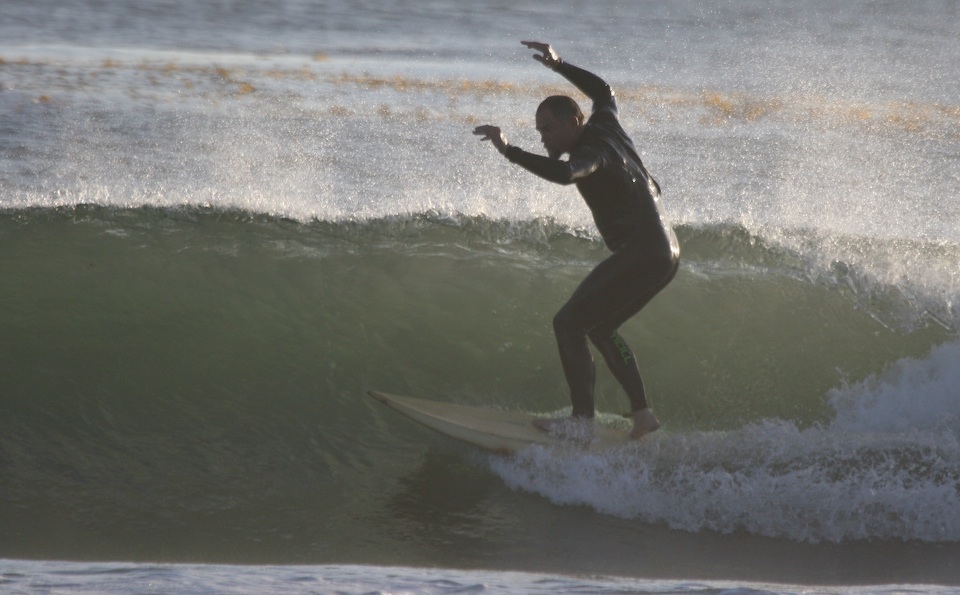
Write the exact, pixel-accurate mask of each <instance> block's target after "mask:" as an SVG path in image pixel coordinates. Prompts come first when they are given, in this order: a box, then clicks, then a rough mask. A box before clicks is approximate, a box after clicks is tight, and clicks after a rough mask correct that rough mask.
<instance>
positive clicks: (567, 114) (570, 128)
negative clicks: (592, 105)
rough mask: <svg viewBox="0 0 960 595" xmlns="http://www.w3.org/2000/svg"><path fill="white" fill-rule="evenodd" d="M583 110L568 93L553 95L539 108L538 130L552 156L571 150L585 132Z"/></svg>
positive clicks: (541, 103) (548, 152)
mask: <svg viewBox="0 0 960 595" xmlns="http://www.w3.org/2000/svg"><path fill="white" fill-rule="evenodd" d="M583 119H584V118H583V111H582V110H581V109H580V106H579V105H577V102H576V101H574V100H573V98H571V97H567V96H566V95H551V96H550V97H547V98H546V99H544V100H543V101H542V102H540V106H539V107H538V108H537V131H539V132H540V140H541V142H543V146H544V148H545V149H546V150H547V154H548V155H550V157H552V158H554V159H556V158H558V157H560V155H563V154H564V153H568V152H570V150H571V149H573V147H574V145H576V144H577V140H578V139H579V138H580V133H581V132H583V126H584V123H583Z"/></svg>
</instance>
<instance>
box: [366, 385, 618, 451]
mask: <svg viewBox="0 0 960 595" xmlns="http://www.w3.org/2000/svg"><path fill="white" fill-rule="evenodd" d="M369 394H370V396H371V397H373V398H374V399H376V400H377V401H380V402H381V403H383V404H384V405H386V406H387V407H390V408H391V409H393V410H395V411H397V412H398V413H400V414H402V415H404V416H406V417H409V418H410V419H412V420H414V421H416V422H418V423H420V424H423V425H424V426H426V427H428V428H430V429H431V430H434V431H436V432H439V433H441V434H443V435H445V436H449V437H450V438H454V439H456V440H459V441H461V442H466V443H467V444H472V445H474V446H478V447H480V448H482V449H485V450H489V451H492V452H496V453H501V454H511V453H515V452H517V451H518V450H521V449H523V448H526V447H529V446H532V445H541V446H548V447H561V446H562V447H567V448H570V447H579V448H583V449H585V450H590V451H599V450H606V449H609V448H613V447H616V446H620V445H623V444H625V443H626V442H627V441H628V440H629V437H628V434H627V431H626V430H618V429H615V428H609V427H605V426H601V425H600V424H595V428H594V438H593V440H592V441H591V442H589V443H588V444H579V443H577V442H575V441H571V440H564V439H561V438H557V437H555V436H552V435H550V434H548V433H546V432H543V431H541V430H539V429H537V428H536V427H534V426H533V420H534V419H537V416H535V415H533V414H530V413H522V412H519V411H504V410H501V409H492V408H487V407H473V406H471V405H460V404H457V403H444V402H442V401H430V400H427V399H418V398H416V397H403V396H398V395H391V394H387V393H382V392H379V391H370V393H369Z"/></svg>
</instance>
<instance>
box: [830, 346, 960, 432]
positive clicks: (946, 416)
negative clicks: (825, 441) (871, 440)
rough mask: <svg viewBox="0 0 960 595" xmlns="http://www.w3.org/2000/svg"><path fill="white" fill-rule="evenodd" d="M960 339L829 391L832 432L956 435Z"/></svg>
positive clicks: (959, 421)
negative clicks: (917, 357)
mask: <svg viewBox="0 0 960 595" xmlns="http://www.w3.org/2000/svg"><path fill="white" fill-rule="evenodd" d="M958 361H960V341H955V342H952V343H947V344H944V345H940V346H938V347H936V348H934V349H933V350H932V351H931V352H930V354H929V355H928V356H927V357H926V358H924V359H910V358H905V359H902V360H899V361H897V362H896V363H895V364H893V365H892V366H890V368H889V369H887V370H886V371H885V372H884V373H882V374H879V375H874V376H871V377H869V378H867V379H866V380H864V381H862V382H860V383H857V384H853V385H846V386H842V387H840V388H836V389H833V390H831V391H830V393H829V395H828V396H829V399H830V404H831V405H832V406H833V408H834V409H835V410H836V413H837V414H836V417H835V418H834V420H833V423H832V424H831V429H832V430H834V431H836V432H845V433H846V432H884V433H903V432H934V433H937V434H938V435H939V434H942V435H945V436H951V435H952V437H953V441H954V442H956V440H957V438H958V437H960V366H957V362H958Z"/></svg>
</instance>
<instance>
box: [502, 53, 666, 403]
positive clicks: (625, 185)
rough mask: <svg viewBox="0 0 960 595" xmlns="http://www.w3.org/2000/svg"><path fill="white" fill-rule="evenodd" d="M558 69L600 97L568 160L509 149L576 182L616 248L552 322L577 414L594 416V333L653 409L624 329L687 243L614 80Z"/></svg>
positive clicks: (527, 164) (633, 395)
mask: <svg viewBox="0 0 960 595" xmlns="http://www.w3.org/2000/svg"><path fill="white" fill-rule="evenodd" d="M555 70H556V71H557V72H559V73H560V74H562V75H563V76H564V77H565V78H566V79H567V80H569V81H570V82H571V83H573V84H574V85H576V86H577V88H579V89H580V90H581V91H583V92H584V93H585V94H586V95H587V96H588V97H590V99H592V100H593V110H592V114H591V116H590V118H589V119H588V120H587V123H586V127H585V128H584V130H583V133H582V134H581V136H580V138H579V139H578V140H577V144H576V146H575V147H574V148H573V149H572V150H571V151H570V159H569V161H561V160H559V159H552V158H549V157H544V156H542V155H535V154H533V153H528V152H526V151H524V150H523V149H520V148H519V147H515V146H510V147H508V148H507V150H506V152H505V155H506V157H507V158H508V159H510V161H512V162H514V163H516V164H518V165H521V166H523V167H524V168H526V169H528V170H529V171H531V172H533V173H535V174H537V175H538V176H541V177H542V178H545V179H547V180H550V181H551V182H556V183H558V184H571V183H573V184H576V185H577V189H578V190H579V191H580V194H581V195H582V196H583V198H584V200H585V201H586V203H587V206H589V207H590V210H591V212H592V213H593V220H594V222H595V223H596V226H597V230H598V231H599V232H600V235H601V236H602V237H603V240H604V243H605V244H606V245H607V247H608V248H609V249H610V250H611V251H612V252H613V254H612V255H611V256H609V257H608V258H607V259H606V260H604V261H603V262H601V263H600V264H599V265H597V267H596V268H595V269H593V271H591V272H590V274H589V275H587V277H586V279H584V280H583V282H581V283H580V285H579V287H577V289H576V291H574V293H573V295H572V296H571V297H570V299H569V301H567V303H566V305H564V306H563V308H561V310H560V311H559V312H558V313H557V315H556V317H554V320H553V326H554V331H555V332H556V336H557V344H558V346H559V348H560V360H561V363H562V364H563V371H564V374H565V376H566V379H567V383H568V384H569V385H570V398H571V400H572V402H573V415H575V416H581V417H593V415H594V396H593V391H594V383H595V377H596V372H595V369H594V364H593V357H592V356H591V355H590V349H589V347H588V345H587V337H589V339H590V341H591V342H592V343H593V344H594V345H595V346H596V348H597V349H598V351H599V352H600V353H601V355H602V356H603V358H604V360H605V361H606V362H607V365H608V366H609V367H610V370H611V371H612V372H613V374H614V376H615V377H616V379H617V381H618V382H619V383H620V385H621V386H623V389H624V390H625V391H626V393H627V396H628V397H629V398H630V405H631V408H632V409H633V410H634V411H637V410H640V409H643V408H645V407H647V400H646V394H645V392H644V388H643V380H642V379H641V377H640V372H639V369H638V368H637V364H636V361H635V359H634V355H633V352H632V351H631V350H630V347H628V346H627V344H626V343H625V342H624V341H623V338H622V337H620V335H619V334H618V333H617V329H618V328H619V327H620V325H622V324H623V323H624V322H625V321H626V320H627V319H629V318H630V317H632V316H633V315H634V314H636V313H637V312H639V311H640V309H641V308H643V307H644V306H645V305H646V304H647V302H649V301H650V299H651V298H653V296H655V295H656V294H657V293H658V292H659V291H660V290H661V289H663V288H664V287H666V286H667V284H668V283H669V282H670V281H671V279H673V276H674V275H675V274H676V272H677V267H678V264H679V260H680V247H679V244H678V243H677V238H676V236H675V235H674V233H673V230H672V229H671V228H670V225H669V223H668V222H667V220H666V217H665V215H664V212H663V207H662V205H661V201H660V187H659V186H658V185H657V183H656V181H655V180H654V179H653V178H652V177H651V176H650V174H649V173H647V170H646V168H645V167H644V166H643V163H642V162H641V160H640V157H639V156H638V155H637V151H636V149H635V148H634V146H633V142H632V141H631V140H630V137H628V136H627V134H626V132H624V130H623V127H622V126H621V125H620V121H619V120H618V118H617V102H616V99H614V94H613V91H612V90H611V89H610V87H609V85H607V83H605V82H604V81H603V80H602V79H601V78H599V77H598V76H596V75H594V74H592V73H590V72H587V71H586V70H583V69H581V68H577V67H576V66H573V65H571V64H567V63H566V62H561V63H560V64H559V65H558V66H557V67H556V68H555Z"/></svg>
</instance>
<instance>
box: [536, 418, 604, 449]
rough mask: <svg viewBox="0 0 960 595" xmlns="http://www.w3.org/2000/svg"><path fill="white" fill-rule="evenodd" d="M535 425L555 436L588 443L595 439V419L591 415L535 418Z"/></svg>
mask: <svg viewBox="0 0 960 595" xmlns="http://www.w3.org/2000/svg"><path fill="white" fill-rule="evenodd" d="M532 423H533V427H535V428H537V429H538V430H540V431H541V432H546V433H547V434H550V435H551V436H553V437H554V438H560V439H561V440H571V441H574V442H582V443H587V442H590V441H591V440H593V419H591V418H589V417H558V418H541V419H535V420H533V422H532Z"/></svg>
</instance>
